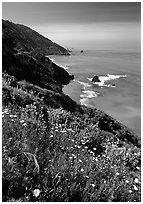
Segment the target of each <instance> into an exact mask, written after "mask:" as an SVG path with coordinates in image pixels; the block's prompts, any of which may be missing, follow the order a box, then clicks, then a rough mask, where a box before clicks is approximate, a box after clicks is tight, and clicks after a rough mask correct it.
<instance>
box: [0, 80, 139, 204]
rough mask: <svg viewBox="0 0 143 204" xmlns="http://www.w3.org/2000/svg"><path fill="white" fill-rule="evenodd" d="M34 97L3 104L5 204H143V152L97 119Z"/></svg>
mask: <svg viewBox="0 0 143 204" xmlns="http://www.w3.org/2000/svg"><path fill="white" fill-rule="evenodd" d="M5 86H8V84H7V83H5ZM8 88H10V87H9V86H8ZM12 90H14V88H13V89H12ZM17 91H18V92H19V91H20V90H19V88H17ZM21 91H22V90H21ZM12 93H13V95H14V96H15V93H14V92H12ZM25 93H26V90H25ZM27 94H28V93H27ZM20 96H21V95H20ZM32 97H33V101H32V102H31V104H27V105H26V104H24V106H19V105H17V103H13V104H12V103H3V110H2V120H3V121H2V127H3V141H2V144H3V147H2V150H3V155H2V156H3V162H2V165H3V186H2V190H3V195H2V196H3V201H21V202H23V201H25V202H29V201H40V202H52V201H54V202H66V201H67V202H75V201H76V202H90V201H91V202H104V201H105V202H106V201H108V202H111V201H112V202H116V201H118V202H119V201H120V202H127V201H129V202H133V201H134V202H139V201H141V178H140V176H141V169H140V161H141V154H140V148H139V147H137V146H135V145H134V144H132V143H131V142H128V141H125V140H122V138H120V137H118V136H117V135H116V134H112V133H111V132H108V131H105V130H103V129H101V124H99V121H98V120H97V117H95V115H94V114H93V115H92V114H91V115H88V114H87V113H85V114H80V113H79V112H75V113H72V112H69V111H66V110H64V109H63V108H62V107H61V108H56V109H55V108H51V107H49V106H47V105H45V104H44V103H43V102H42V100H41V101H40V100H39V101H38V100H37V101H36V99H35V96H34V94H33V96H32Z"/></svg>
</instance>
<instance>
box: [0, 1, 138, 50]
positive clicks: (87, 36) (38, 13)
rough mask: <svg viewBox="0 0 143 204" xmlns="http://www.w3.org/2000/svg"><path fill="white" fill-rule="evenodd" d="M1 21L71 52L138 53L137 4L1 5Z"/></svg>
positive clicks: (62, 3) (14, 3)
mask: <svg viewBox="0 0 143 204" xmlns="http://www.w3.org/2000/svg"><path fill="white" fill-rule="evenodd" d="M2 18H3V19H5V20H10V21H12V22H14V23H20V24H24V25H26V26H29V27H31V28H32V29H34V30H36V31H38V32H39V33H40V34H42V35H44V36H45V37H48V38H49V39H51V40H52V41H54V42H56V43H59V44H60V45H62V46H64V47H66V48H69V49H71V48H74V49H104V50H105V49H109V50H112V49H118V50H121V49H124V50H140V47H141V3H140V2H32V3H30V2H19V3H18V2H3V3H2Z"/></svg>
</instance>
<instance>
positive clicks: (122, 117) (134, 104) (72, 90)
mask: <svg viewBox="0 0 143 204" xmlns="http://www.w3.org/2000/svg"><path fill="white" fill-rule="evenodd" d="M50 58H52V59H53V60H54V62H55V63H57V64H59V65H60V66H63V67H64V68H65V69H67V71H68V72H69V73H71V74H74V76H75V80H74V81H72V82H71V83H70V84H69V85H67V86H65V87H64V89H63V90H64V93H65V94H67V95H69V96H70V97H71V98H72V99H74V100H75V101H76V102H78V103H81V104H84V105H86V106H92V107H96V108H98V109H100V110H103V111H105V112H106V113H107V114H109V115H111V116H112V117H114V118H116V119H117V120H118V121H120V122H122V123H123V124H124V125H126V126H127V127H129V128H130V129H132V130H133V131H134V132H135V133H136V134H137V135H138V136H139V137H140V136H141V54H140V52H127V51H126V52H125V51H106V50H104V51H102V50H96V51H95V50H94V51H89V50H87V51H84V52H83V53H80V51H73V52H72V54H71V55H70V56H50ZM94 75H98V76H99V79H100V81H101V82H100V83H93V82H92V81H91V79H92V77H93V76H94Z"/></svg>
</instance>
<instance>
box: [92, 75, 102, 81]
mask: <svg viewBox="0 0 143 204" xmlns="http://www.w3.org/2000/svg"><path fill="white" fill-rule="evenodd" d="M92 82H101V81H100V79H99V77H98V76H97V75H95V76H94V77H93V78H92Z"/></svg>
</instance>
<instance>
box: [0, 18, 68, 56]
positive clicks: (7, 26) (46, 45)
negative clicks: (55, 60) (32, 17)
mask: <svg viewBox="0 0 143 204" xmlns="http://www.w3.org/2000/svg"><path fill="white" fill-rule="evenodd" d="M2 32H3V34H6V35H7V36H8V35H10V37H13V38H14V41H15V44H16V45H17V46H16V50H17V51H21V50H23V49H24V50H25V51H27V52H38V53H41V54H43V55H53V54H54V55H56V54H58V55H69V52H68V50H66V49H65V48H63V47H62V46H60V45H58V44H56V43H54V42H52V41H51V40H49V39H48V38H45V37H44V36H42V35H40V34H39V33H37V32H36V31H34V30H32V29H31V28H29V27H27V26H24V25H20V24H14V23H12V22H9V21H5V20H3V21H2Z"/></svg>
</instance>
